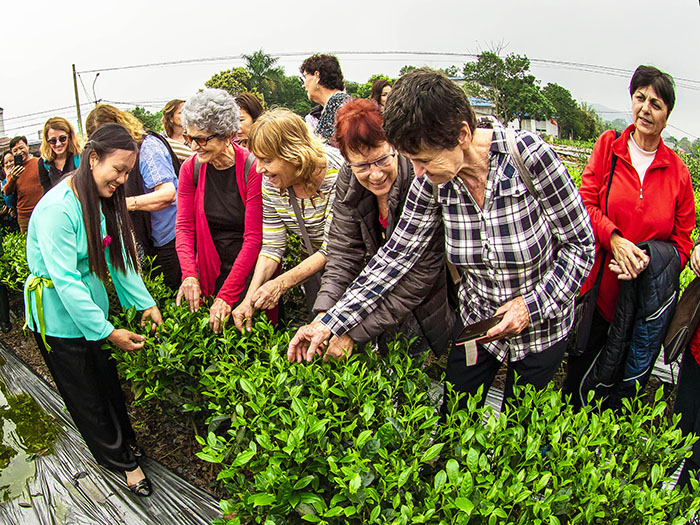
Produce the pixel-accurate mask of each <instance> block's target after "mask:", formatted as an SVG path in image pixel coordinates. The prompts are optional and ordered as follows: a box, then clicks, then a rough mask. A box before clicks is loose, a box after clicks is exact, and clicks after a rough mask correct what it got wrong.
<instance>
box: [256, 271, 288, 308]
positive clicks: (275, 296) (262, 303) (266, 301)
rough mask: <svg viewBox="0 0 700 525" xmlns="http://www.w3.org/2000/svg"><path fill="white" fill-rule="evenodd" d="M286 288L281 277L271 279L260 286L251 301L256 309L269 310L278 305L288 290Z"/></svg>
mask: <svg viewBox="0 0 700 525" xmlns="http://www.w3.org/2000/svg"><path fill="white" fill-rule="evenodd" d="M286 291H287V290H286V288H285V286H284V284H283V283H282V281H281V280H280V278H279V277H277V278H275V279H270V280H269V281H267V282H266V283H265V284H263V285H262V286H261V287H260V288H258V289H257V290H255V293H254V294H253V297H252V298H251V300H250V302H251V303H252V304H253V307H254V308H255V309H256V310H269V309H271V308H274V307H275V306H277V303H278V302H279V300H280V297H282V294H284V292H286Z"/></svg>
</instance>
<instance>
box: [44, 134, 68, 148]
mask: <svg viewBox="0 0 700 525" xmlns="http://www.w3.org/2000/svg"><path fill="white" fill-rule="evenodd" d="M67 140H68V135H61V136H60V137H51V138H50V139H48V140H47V141H46V142H48V143H49V144H51V145H52V146H55V145H56V144H58V143H59V142H60V143H61V144H65V143H66V141H67Z"/></svg>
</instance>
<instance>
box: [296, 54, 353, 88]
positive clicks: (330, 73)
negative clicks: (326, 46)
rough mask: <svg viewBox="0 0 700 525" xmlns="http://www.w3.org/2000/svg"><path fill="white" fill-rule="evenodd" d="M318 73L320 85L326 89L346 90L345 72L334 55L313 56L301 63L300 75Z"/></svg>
mask: <svg viewBox="0 0 700 525" xmlns="http://www.w3.org/2000/svg"><path fill="white" fill-rule="evenodd" d="M316 71H318V76H319V83H320V84H321V85H322V86H323V87H324V88H326V89H339V90H341V91H342V90H343V89H345V81H344V80H343V72H342V71H341V70H340V63H339V62H338V59H337V58H335V57H334V56H333V55H319V54H317V55H311V56H310V57H309V58H307V59H306V60H304V61H303V62H302V63H301V67H300V68H299V72H300V73H302V74H303V73H305V72H306V73H311V74H312V75H313V74H314V73H316Z"/></svg>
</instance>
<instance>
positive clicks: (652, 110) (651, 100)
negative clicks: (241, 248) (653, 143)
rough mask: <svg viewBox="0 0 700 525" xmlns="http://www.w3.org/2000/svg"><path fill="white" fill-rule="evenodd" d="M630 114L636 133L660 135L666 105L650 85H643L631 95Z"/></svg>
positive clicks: (666, 117) (651, 135) (666, 113)
mask: <svg viewBox="0 0 700 525" xmlns="http://www.w3.org/2000/svg"><path fill="white" fill-rule="evenodd" d="M632 116H633V117H634V127H635V130H636V132H637V133H640V134H642V135H647V136H649V137H660V136H661V132H662V131H663V130H664V128H665V127H666V120H667V119H668V106H667V105H666V103H665V102H664V101H663V100H662V99H661V97H659V95H658V94H657V93H656V90H655V89H654V88H653V87H652V86H643V87H640V88H638V89H637V90H636V91H635V92H634V95H632Z"/></svg>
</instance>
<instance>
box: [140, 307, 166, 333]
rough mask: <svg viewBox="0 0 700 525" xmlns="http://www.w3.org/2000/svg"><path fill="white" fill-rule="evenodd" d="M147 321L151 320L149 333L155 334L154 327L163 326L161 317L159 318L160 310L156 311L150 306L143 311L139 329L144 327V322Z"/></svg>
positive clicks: (155, 308) (156, 308)
mask: <svg viewBox="0 0 700 525" xmlns="http://www.w3.org/2000/svg"><path fill="white" fill-rule="evenodd" d="M148 319H150V320H151V330H150V331H151V333H153V332H155V330H156V326H160V325H162V324H163V317H161V315H160V310H158V307H157V306H151V307H150V308H146V309H145V310H144V311H143V314H141V328H144V327H145V326H146V321H147V320H148Z"/></svg>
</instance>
